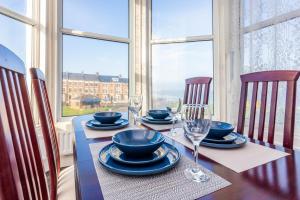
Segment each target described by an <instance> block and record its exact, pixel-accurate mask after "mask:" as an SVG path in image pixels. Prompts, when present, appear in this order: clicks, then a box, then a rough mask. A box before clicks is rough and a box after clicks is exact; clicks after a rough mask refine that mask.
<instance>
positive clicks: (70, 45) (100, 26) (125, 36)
mask: <svg viewBox="0 0 300 200" xmlns="http://www.w3.org/2000/svg"><path fill="white" fill-rule="evenodd" d="M74 13H77V15H74ZM115 13H118V15H116V14H115ZM128 15H129V2H128V1H117V0H112V1H104V0H100V1H99V0H88V1H86V0H78V1H76V2H74V1H73V0H64V1H63V29H62V35H63V36H62V43H63V52H62V53H63V57H62V60H63V62H62V65H63V78H62V81H63V84H62V86H63V88H62V90H61V91H63V95H62V96H63V97H64V96H70V95H71V96H72V98H69V99H67V98H62V116H64V117H65V116H73V115H82V114H88V113H93V112H95V111H107V110H118V111H122V112H127V104H126V101H121V99H120V98H113V97H115V96H116V94H117V91H115V90H112V89H108V88H113V87H114V85H115V84H116V83H124V84H125V85H126V87H127V88H128V83H129V81H128V71H129V69H128V68H129V59H128V57H129V45H130V39H129V17H128ZM95 19H97V20H95ZM69 81H72V82H73V83H74V85H77V84H79V83H81V82H83V85H82V87H83V92H78V91H77V92H74V91H72V94H67V93H66V91H68V90H65V89H64V88H65V87H69V86H68V85H65V84H64V83H65V82H69ZM76 87H77V86H76ZM127 92H128V90H127Z"/></svg>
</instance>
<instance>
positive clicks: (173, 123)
mask: <svg viewBox="0 0 300 200" xmlns="http://www.w3.org/2000/svg"><path fill="white" fill-rule="evenodd" d="M175 120H176V117H175V116H174V115H173V122H172V131H173V132H174V130H175Z"/></svg>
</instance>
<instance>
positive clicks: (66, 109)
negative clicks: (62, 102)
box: [62, 106, 111, 117]
mask: <svg viewBox="0 0 300 200" xmlns="http://www.w3.org/2000/svg"><path fill="white" fill-rule="evenodd" d="M110 109H111V107H101V108H88V109H76V108H72V107H70V106H63V113H62V115H63V117H69V116H74V115H86V114H91V113H94V112H97V111H109V110H110Z"/></svg>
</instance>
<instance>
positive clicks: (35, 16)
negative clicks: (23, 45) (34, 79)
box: [0, 0, 41, 92]
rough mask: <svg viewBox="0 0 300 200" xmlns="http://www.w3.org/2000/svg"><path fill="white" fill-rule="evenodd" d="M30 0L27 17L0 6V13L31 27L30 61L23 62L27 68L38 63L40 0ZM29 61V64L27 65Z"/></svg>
mask: <svg viewBox="0 0 300 200" xmlns="http://www.w3.org/2000/svg"><path fill="white" fill-rule="evenodd" d="M31 1H32V8H31V10H32V17H27V16H25V15H22V14H20V13H18V12H16V11H13V10H11V9H9V8H5V7H3V6H0V14H1V15H4V16H6V17H9V18H11V19H13V20H16V21H18V22H21V23H22V24H24V25H29V26H31V28H32V31H31V36H30V37H31V43H30V51H31V58H30V62H28V60H27V61H26V63H25V66H26V68H27V69H28V68H30V67H37V66H39V63H40V30H39V24H40V17H41V16H40V0H31ZM29 63H31V64H30V65H29ZM27 76H28V75H27ZM28 80H30V79H28ZM30 92H31V91H30Z"/></svg>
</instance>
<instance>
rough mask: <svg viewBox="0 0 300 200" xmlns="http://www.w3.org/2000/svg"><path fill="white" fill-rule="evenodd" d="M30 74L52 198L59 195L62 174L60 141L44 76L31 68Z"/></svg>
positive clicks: (39, 71)
mask: <svg viewBox="0 0 300 200" xmlns="http://www.w3.org/2000/svg"><path fill="white" fill-rule="evenodd" d="M30 74H31V78H32V86H33V90H34V93H35V98H36V102H37V108H38V112H39V117H40V122H41V128H42V133H43V137H44V142H45V146H46V153H47V159H48V164H49V175H50V192H51V197H54V196H56V194H57V179H58V174H59V172H60V156H59V155H60V154H59V146H58V139H57V135H56V131H55V126H54V121H53V117H52V112H51V108H50V103H49V98H48V93H47V89H46V84H45V78H44V74H43V72H42V71H41V70H39V69H37V68H31V69H30Z"/></svg>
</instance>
